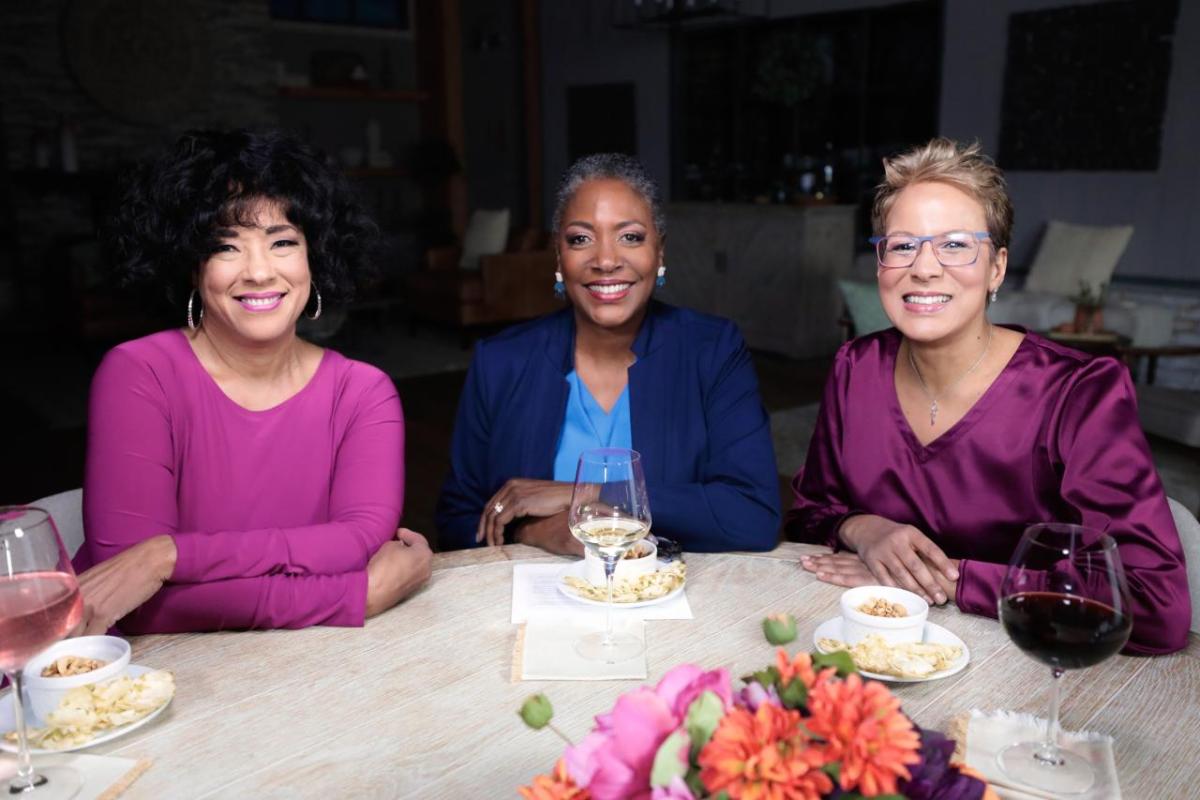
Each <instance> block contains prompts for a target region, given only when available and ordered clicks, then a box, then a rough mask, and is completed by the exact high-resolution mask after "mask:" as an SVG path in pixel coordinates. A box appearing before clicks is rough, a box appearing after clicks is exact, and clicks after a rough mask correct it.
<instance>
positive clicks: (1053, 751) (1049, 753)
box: [1033, 667, 1064, 767]
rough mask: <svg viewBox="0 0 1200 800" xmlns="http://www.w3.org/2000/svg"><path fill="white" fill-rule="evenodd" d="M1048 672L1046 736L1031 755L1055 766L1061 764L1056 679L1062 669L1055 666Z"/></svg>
mask: <svg viewBox="0 0 1200 800" xmlns="http://www.w3.org/2000/svg"><path fill="white" fill-rule="evenodd" d="M1050 674H1051V675H1052V676H1053V677H1052V678H1051V679H1050V719H1049V720H1048V721H1047V722H1046V738H1045V739H1044V740H1043V741H1042V743H1041V744H1040V745H1039V746H1038V749H1037V750H1035V751H1034V752H1033V757H1034V758H1036V759H1037V760H1038V761H1041V762H1042V763H1043V764H1046V765H1048V766H1053V767H1057V766H1060V765H1062V764H1063V763H1064V762H1063V757H1062V753H1060V752H1059V751H1058V685H1059V684H1058V679H1059V678H1061V677H1062V674H1063V671H1062V670H1061V669H1058V668H1057V667H1055V668H1054V669H1053V670H1051V672H1050Z"/></svg>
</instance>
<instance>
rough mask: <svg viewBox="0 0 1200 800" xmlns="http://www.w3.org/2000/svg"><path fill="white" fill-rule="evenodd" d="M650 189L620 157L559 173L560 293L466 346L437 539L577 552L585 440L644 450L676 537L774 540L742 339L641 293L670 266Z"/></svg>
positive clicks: (450, 544) (752, 379) (761, 426)
mask: <svg viewBox="0 0 1200 800" xmlns="http://www.w3.org/2000/svg"><path fill="white" fill-rule="evenodd" d="M659 197H660V195H659V192H658V188H657V186H656V185H655V184H654V182H653V181H652V180H651V179H650V178H649V176H648V175H647V174H646V172H645V170H644V168H643V167H642V166H641V164H639V163H638V162H637V161H636V160H634V159H632V158H629V157H628V156H621V155H613V154H601V155H594V156H588V157H586V158H583V159H581V160H580V161H577V162H576V163H575V164H574V165H572V166H571V168H570V169H569V170H568V171H567V173H566V175H565V176H564V178H563V181H562V184H561V187H560V189H559V193H558V203H557V208H556V211H555V215H554V237H555V242H556V249H557V253H558V266H559V271H558V272H556V273H555V278H556V283H555V291H557V292H559V293H560V294H565V295H566V296H567V298H568V299H569V300H570V304H569V306H568V307H567V308H565V309H563V310H562V311H559V312H557V313H555V314H551V315H550V316H547V317H543V318H541V319H537V320H534V321H532V322H530V323H526V324H524V325H520V326H517V327H514V328H510V329H509V330H506V331H504V332H503V333H500V334H498V335H496V336H493V337H491V338H489V339H485V340H483V341H481V342H479V343H478V344H477V345H476V348H475V356H474V360H473V361H472V363H471V369H470V371H469V373H468V374H467V382H466V386H465V387H464V389H463V395H462V398H461V400H460V402H459V408H458V417H457V420H456V422H455V427H454V437H453V442H452V452H451V467H450V474H449V476H448V477H447V478H446V482H445V485H444V486H443V487H442V494H441V497H440V498H439V501H438V509H437V525H438V529H439V532H440V536H441V546H442V547H443V548H456V547H470V546H473V545H477V544H482V543H487V544H502V543H503V542H504V541H505V539H506V537H507V538H508V540H510V541H519V542H524V543H526V544H532V545H535V546H538V547H542V548H544V549H546V550H549V551H551V552H556V553H573V554H582V546H581V545H580V543H579V542H578V541H577V540H576V539H575V538H574V537H573V536H571V533H570V531H569V530H568V529H567V522H566V512H567V507H568V505H569V503H570V500H571V489H572V484H573V481H574V477H575V462H576V461H577V459H578V457H579V453H580V452H582V450H585V449H589V448H592V447H632V448H633V449H635V450H637V451H638V452H640V453H641V454H642V462H643V467H644V469H645V473H646V484H647V488H648V491H649V495H650V508H651V512H652V514H653V517H654V523H653V530H654V532H656V533H659V534H661V535H664V536H668V537H670V538H673V539H676V540H677V541H679V542H680V543H681V544H682V545H683V547H684V548H685V549H688V550H696V551H714V550H769V549H771V548H772V547H774V546H775V543H776V541H777V530H778V526H779V517H780V513H779V489H778V479H777V477H776V468H775V456H774V452H773V449H772V446H771V433H770V426H769V422H768V417H767V414H766V412H765V411H764V409H763V405H762V400H761V398H760V397H759V393H758V380H757V378H756V376H755V374H754V367H753V365H752V364H751V362H750V355H749V353H748V352H747V350H746V345H745V342H744V341H743V340H742V337H741V334H740V333H738V330H737V328H736V326H734V324H733V323H732V322H730V321H728V320H724V319H721V318H719V317H712V316H708V315H705V314H700V313H698V312H695V311H689V310H687V309H681V308H675V307H672V306H669V305H666V304H664V303H661V302H658V301H656V300H653V299H652V296H651V295H652V292H653V289H654V286H655V284H656V283H657V284H658V285H661V284H662V282H663V280H664V278H665V272H666V269H665V266H664V262H663V236H664V233H665V221H664V219H663V214H662V208H661V202H660V199H659Z"/></svg>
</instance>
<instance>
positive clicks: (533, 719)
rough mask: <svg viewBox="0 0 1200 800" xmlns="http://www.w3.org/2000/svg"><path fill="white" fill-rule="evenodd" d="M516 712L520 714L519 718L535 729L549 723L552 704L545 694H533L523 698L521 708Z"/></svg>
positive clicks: (552, 713)
mask: <svg viewBox="0 0 1200 800" xmlns="http://www.w3.org/2000/svg"><path fill="white" fill-rule="evenodd" d="M517 713H518V714H520V715H521V719H523V720H525V724H526V725H528V726H529V727H531V728H533V729H534V730H535V731H536V730H540V729H542V728H544V727H546V726H547V725H549V724H550V720H551V719H553V717H554V706H552V705H550V700H549V698H547V697H546V695H544V694H533V695H530V696H529V697H527V698H525V702H524V703H522V704H521V710H520V711H518V712H517Z"/></svg>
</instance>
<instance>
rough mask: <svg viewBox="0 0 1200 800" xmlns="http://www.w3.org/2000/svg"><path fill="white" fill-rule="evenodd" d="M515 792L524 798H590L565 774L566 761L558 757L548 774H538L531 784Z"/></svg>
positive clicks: (556, 799) (534, 799) (541, 799)
mask: <svg viewBox="0 0 1200 800" xmlns="http://www.w3.org/2000/svg"><path fill="white" fill-rule="evenodd" d="M517 793H518V794H520V795H521V797H524V798H525V800H590V797H591V796H590V795H589V794H588V791H587V789H581V788H580V787H578V786H576V785H575V781H573V780H571V776H570V775H568V774H567V762H566V761H564V760H563V759H561V758H560V759H559V760H558V763H557V764H555V765H554V771H553V772H551V773H550V774H549V775H538V776H537V777H536V778H534V779H533V785H532V786H522V787H520V788H518V789H517Z"/></svg>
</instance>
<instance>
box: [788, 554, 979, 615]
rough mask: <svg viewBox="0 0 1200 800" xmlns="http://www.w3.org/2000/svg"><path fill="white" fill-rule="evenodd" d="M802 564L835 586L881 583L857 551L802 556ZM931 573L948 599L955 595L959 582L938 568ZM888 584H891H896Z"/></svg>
mask: <svg viewBox="0 0 1200 800" xmlns="http://www.w3.org/2000/svg"><path fill="white" fill-rule="evenodd" d="M950 563H951V564H954V565H955V568H956V569H957V566H958V562H956V561H951V562H950ZM800 564H801V566H803V567H804V568H805V569H806V570H808V571H809V572H812V573H814V574H815V575H816V577H817V580H819V581H823V582H825V583H832V584H833V585H834V586H844V587H846V588H847V589H852V588H854V587H855V586H872V585H874V584H877V583H880V581H879V580H878V579H877V578H876V577H875V575H874V574H872V573H871V570H870V569H868V568H867V565H866V564H864V563H863V560H862V559H861V558H859V556H858V554H857V553H848V552H841V553H825V554H822V555H816V556H802V557H801V559H800ZM930 573H931V574H932V575H933V577H934V579H935V580H936V581H937V582H938V584H939V585H940V586H941V589H942V594H943V596H944V597H945V598H947V599H949V598H951V597H954V595H955V590H956V588H957V586H958V582H957V581H951V580H948V579H947V578H946V577H945V576H944V575H943V574H942V573H941V572H940V571H939V570H937V569H933V568H931V569H930ZM886 585H888V586H891V585H894V584H886ZM917 594H919V595H921V596H922V597H923V598H925V600H926V602H930V603H933V602H937V603H938V604H939V605H940V604H941V603H942V602H945V601H944V600H943V601H937V600H936V599H935V600H930V599H929V597H928V595H926V594H924V593H923V592H917Z"/></svg>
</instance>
